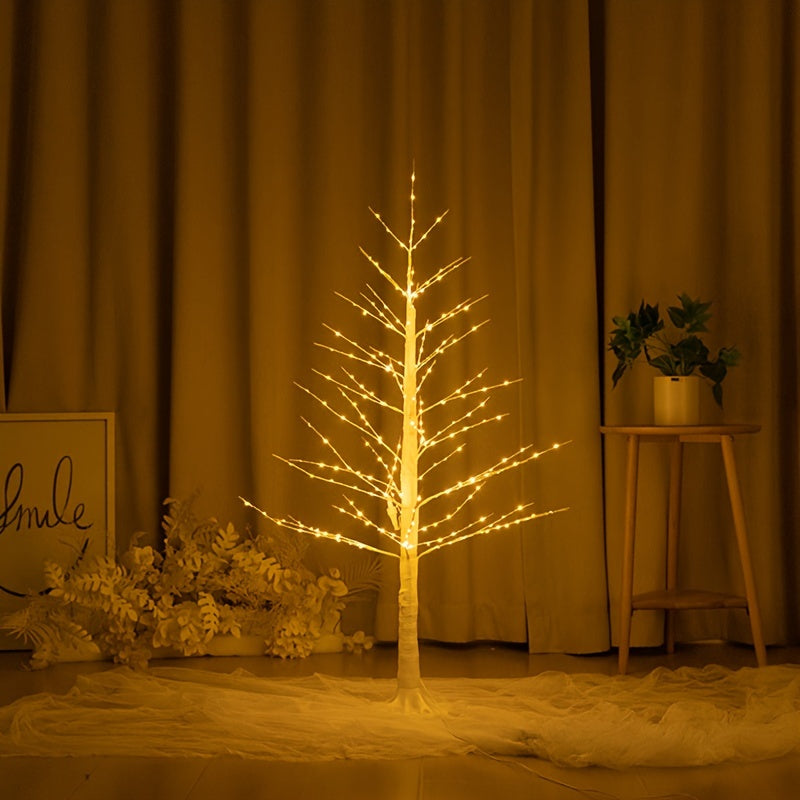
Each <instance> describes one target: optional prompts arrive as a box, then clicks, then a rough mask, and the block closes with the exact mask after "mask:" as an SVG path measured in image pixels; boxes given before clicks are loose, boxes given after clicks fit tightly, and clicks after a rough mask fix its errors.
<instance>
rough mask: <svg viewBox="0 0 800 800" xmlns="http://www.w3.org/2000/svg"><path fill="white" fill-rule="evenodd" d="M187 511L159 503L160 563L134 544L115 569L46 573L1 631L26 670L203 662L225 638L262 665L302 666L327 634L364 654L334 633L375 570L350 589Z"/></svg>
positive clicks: (283, 545) (285, 545) (96, 565)
mask: <svg viewBox="0 0 800 800" xmlns="http://www.w3.org/2000/svg"><path fill="white" fill-rule="evenodd" d="M193 499H194V498H192V499H190V500H188V501H178V500H173V499H169V500H167V501H166V504H167V505H168V506H169V510H168V513H167V514H165V516H164V519H163V529H164V548H163V553H162V552H159V551H157V550H156V549H154V548H153V547H150V546H140V545H138V544H137V541H138V540H137V539H136V538H135V539H134V542H133V543H132V544H131V546H130V548H129V549H128V550H127V551H126V552H125V554H124V555H123V556H122V558H121V559H120V562H119V563H117V562H116V561H114V559H112V558H108V557H105V556H103V557H98V558H94V559H92V560H90V561H88V562H84V560H83V559H82V558H81V557H79V558H78V560H77V562H76V563H75V564H74V565H73V566H72V567H71V568H69V569H64V567H62V566H61V565H59V564H55V563H52V562H51V563H47V564H46V565H45V579H46V588H45V590H44V591H43V592H41V593H40V594H39V595H37V596H35V597H33V598H31V601H30V603H29V604H28V605H27V606H26V607H24V608H23V609H21V610H19V611H16V612H14V613H13V614H9V615H7V616H6V617H5V618H4V619H3V620H0V628H3V629H5V630H8V631H10V632H11V633H12V635H14V636H17V637H19V638H22V639H24V640H25V641H26V642H28V643H29V644H30V645H32V647H33V657H32V659H31V662H30V666H31V667H32V668H34V669H40V668H43V667H46V666H48V665H49V664H52V663H54V662H56V661H63V660H68V659H69V658H70V655H71V654H73V655H75V654H80V653H81V652H83V653H86V654H87V657H91V656H92V655H93V656H94V657H95V658H112V659H113V660H114V661H115V662H117V663H121V664H128V665H130V666H132V667H137V668H138V667H144V666H146V665H147V663H148V661H149V659H150V658H151V657H153V656H154V655H170V654H172V655H177V654H180V655H186V656H190V655H202V654H205V653H207V652H208V651H209V646H210V644H211V642H212V641H213V640H214V638H215V637H218V636H221V635H226V634H227V635H230V636H232V637H236V638H240V637H245V636H247V637H258V638H260V639H261V640H263V644H264V648H263V652H264V653H265V654H267V655H272V656H279V657H282V658H297V657H305V656H307V655H309V654H310V653H311V652H312V650H313V649H314V647H315V645H316V644H317V642H319V640H320V639H321V637H323V636H326V635H331V634H334V633H336V634H338V635H339V636H340V637H341V639H342V644H343V646H344V647H347V648H348V649H351V650H357V649H361V648H369V647H370V646H371V639H370V638H369V637H367V636H365V635H364V634H363V632H361V631H359V632H358V633H356V634H354V635H353V636H343V635H342V634H341V632H340V631H339V622H340V614H341V611H342V609H343V608H344V606H345V603H346V599H347V597H348V596H352V594H353V593H354V592H356V591H359V590H364V589H370V588H376V581H375V569H374V565H373V566H372V568H369V569H366V570H362V575H361V576H360V577H359V578H358V580H357V583H358V585H351V586H350V587H348V585H347V584H345V582H344V580H342V577H341V574H340V573H339V571H338V570H336V569H331V570H329V572H328V574H322V575H316V574H314V573H313V572H312V571H311V570H310V569H308V568H307V567H306V566H305V565H304V564H303V562H302V558H303V554H304V547H303V545H302V544H301V543H300V542H297V541H293V540H291V539H290V538H289V537H286V536H281V535H280V534H278V535H277V536H270V537H268V536H265V535H263V534H254V533H252V532H250V531H247V532H245V533H241V532H239V531H237V530H236V529H235V527H234V525H233V524H232V523H229V524H228V525H227V526H226V527H221V526H220V525H219V523H218V522H217V521H216V520H215V519H213V518H211V519H206V520H198V519H197V517H196V516H195V514H194V513H193V511H192V502H193ZM72 660H79V656H78V657H74V658H72Z"/></svg>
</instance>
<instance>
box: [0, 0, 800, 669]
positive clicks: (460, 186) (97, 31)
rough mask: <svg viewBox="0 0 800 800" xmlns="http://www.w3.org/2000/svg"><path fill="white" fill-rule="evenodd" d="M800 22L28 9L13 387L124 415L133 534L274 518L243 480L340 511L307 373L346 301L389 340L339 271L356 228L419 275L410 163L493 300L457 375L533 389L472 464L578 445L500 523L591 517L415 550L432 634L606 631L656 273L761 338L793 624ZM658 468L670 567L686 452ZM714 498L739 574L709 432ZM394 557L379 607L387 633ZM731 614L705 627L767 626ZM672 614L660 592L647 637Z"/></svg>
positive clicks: (496, 399) (763, 467)
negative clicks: (525, 507) (638, 331)
mask: <svg viewBox="0 0 800 800" xmlns="http://www.w3.org/2000/svg"><path fill="white" fill-rule="evenodd" d="M799 25H800V22H798V9H797V5H796V3H794V2H788V1H787V2H783V3H781V2H775V3H761V2H758V1H757V0H749V1H748V0H742V2H723V1H722V0H719V1H717V0H708V1H707V2H699V1H698V2H693V1H692V0H679V1H678V2H659V1H658V0H654V1H653V2H649V3H632V2H623V1H622V0H608V2H605V3H597V2H587V1H586V0H568V1H567V2H560V1H559V0H552V1H551V2H535V1H534V0H497V1H496V2H495V1H493V2H490V0H463V1H461V2H456V1H455V0H453V1H451V2H447V1H445V0H441V1H437V0H434V1H433V2H430V1H429V2H423V1H422V0H404V1H402V0H385V1H384V2H374V0H372V1H371V0H250V1H249V2H247V1H245V0H241V1H236V0H226V1H223V0H195V1H194V2H189V1H188V0H187V1H185V2H178V1H177V0H167V2H164V1H163V0H161V1H159V0H105V2H93V1H92V0H74V2H69V3H64V2H59V1H58V0H29V1H28V2H22V1H21V0H20V1H17V2H14V1H12V0H0V115H1V116H0V119H2V120H3V124H0V177H2V187H3V189H2V191H0V240H1V241H2V247H3V260H2V309H1V310H2V366H3V378H4V380H3V384H2V392H3V398H4V402H5V410H7V411H14V412H35V411H81V410H110V411H115V412H116V413H117V415H118V432H117V509H118V519H117V539H118V542H119V544H120V546H121V547H124V546H125V544H126V543H127V541H128V540H129V539H130V536H131V535H132V534H133V533H134V532H135V531H137V530H145V531H147V532H149V533H150V536H151V540H152V541H154V542H155V541H157V539H158V517H159V515H160V513H161V508H160V503H161V501H162V500H163V498H164V497H166V496H168V495H169V496H178V497H185V496H188V495H189V494H191V493H192V492H194V491H196V490H199V491H200V494H199V498H198V500H197V501H196V505H197V509H198V511H199V512H200V513H203V514H206V513H207V514H213V515H215V516H217V517H219V518H220V519H221V520H227V519H232V520H234V521H236V522H237V524H244V523H245V522H250V523H252V524H254V525H260V522H259V520H258V519H256V518H254V517H252V516H248V515H247V514H246V513H245V511H244V509H243V508H242V506H241V503H240V502H239V500H238V496H239V495H244V496H246V497H248V498H250V499H252V500H253V501H254V502H256V503H257V504H258V505H260V506H261V507H264V508H269V509H270V510H273V511H275V512H276V513H285V512H294V513H300V512H301V511H302V512H304V513H305V512H307V513H308V515H310V516H312V517H316V518H317V519H319V520H325V519H326V518H328V517H329V515H330V514H331V513H334V512H331V511H330V503H329V497H328V496H326V495H325V493H324V492H318V491H317V488H316V486H312V485H310V484H309V482H308V481H304V480H303V478H302V477H301V476H299V475H298V474H296V473H295V472H293V471H291V470H289V469H287V468H286V467H285V465H283V464H281V462H280V461H278V460H277V459H276V458H275V457H274V454H276V453H277V454H280V455H284V456H297V457H309V458H313V457H315V456H316V457H319V455H320V454H319V452H318V451H317V450H316V447H317V444H316V442H315V440H314V437H313V436H312V435H310V433H309V431H308V429H307V428H306V426H305V425H303V423H302V421H301V416H306V417H311V416H314V415H316V419H317V421H322V418H321V417H320V410H319V409H318V408H316V407H315V405H314V403H313V402H312V401H311V400H310V399H309V398H308V397H307V396H306V395H304V394H303V393H302V392H301V391H299V390H298V389H297V388H296V387H295V386H294V384H295V383H296V382H297V383H301V384H303V385H307V386H311V387H314V388H318V386H317V384H315V383H314V382H315V380H316V378H315V376H314V373H313V370H314V369H323V368H324V367H325V366H326V365H327V364H328V363H329V360H330V359H329V357H328V356H327V355H326V352H325V351H324V350H321V349H320V348H318V347H316V346H315V343H316V342H320V341H322V340H323V339H324V337H325V335H326V333H325V329H324V327H323V323H327V324H330V325H331V326H333V327H336V328H339V329H341V330H345V331H347V333H348V335H351V336H353V337H354V338H358V339H359V340H361V341H365V342H369V343H370V344H374V345H376V346H381V344H383V343H384V339H383V338H382V337H383V334H382V333H380V332H378V331H376V330H375V328H374V326H371V325H370V324H369V321H368V320H362V319H361V318H359V317H358V316H357V315H355V314H353V313H352V309H351V308H350V307H349V306H348V305H347V304H346V303H344V302H343V301H342V300H341V299H339V298H338V297H337V296H336V293H337V292H338V293H341V294H343V295H345V296H348V297H357V296H358V294H359V292H360V291H361V290H362V288H363V285H364V283H365V282H366V281H370V282H372V281H373V276H374V273H373V272H371V267H370V265H369V263H368V262H367V261H366V260H365V259H364V258H363V257H362V256H361V254H360V253H359V252H358V248H359V246H363V247H364V248H365V249H366V250H367V251H368V252H370V253H371V254H372V255H374V256H375V257H376V258H379V259H380V260H381V262H382V263H383V262H385V263H394V264H397V258H398V252H397V251H398V249H397V247H396V245H394V244H393V243H392V241H391V240H390V239H388V237H386V235H385V234H384V233H383V231H382V230H381V228H380V226H379V225H378V224H377V223H376V221H375V220H374V218H373V217H372V215H371V214H370V212H369V210H368V207H372V208H373V209H375V210H376V211H379V212H380V213H381V214H382V216H383V217H384V218H385V219H386V220H387V222H389V224H390V225H392V226H393V228H395V229H396V230H397V231H398V232H399V233H401V234H402V233H405V232H406V226H407V220H408V192H409V179H410V174H411V170H412V168H413V169H415V171H416V177H417V198H418V199H417V216H418V219H419V220H420V222H421V224H425V223H426V222H430V221H432V220H433V219H434V218H435V217H436V215H438V214H439V213H441V212H442V211H444V210H446V209H449V214H448V216H447V218H446V221H445V222H444V224H443V225H442V226H441V227H440V228H439V229H437V231H436V233H435V235H432V237H431V239H430V242H428V243H427V244H426V247H425V248H424V249H421V250H420V253H419V260H418V264H419V268H420V269H422V270H426V271H431V272H432V271H433V270H434V269H435V268H437V267H438V266H441V265H442V264H444V263H447V261H449V260H452V259H453V258H455V257H458V256H469V257H470V262H469V264H468V265H467V266H466V267H465V268H464V269H463V270H461V271H460V272H459V274H458V275H457V276H456V277H454V278H453V279H452V281H449V282H447V284H446V285H443V287H442V289H441V293H440V294H438V295H437V296H436V297H435V298H434V300H432V301H431V302H432V304H435V305H436V307H438V308H440V309H443V308H445V307H449V305H452V304H453V302H457V300H458V299H462V298H466V297H481V296H483V295H487V299H486V300H485V301H483V302H482V303H481V304H480V307H481V310H480V313H479V315H478V317H476V320H477V321H479V320H480V319H484V318H487V319H489V320H490V324H489V325H487V326H486V327H485V328H483V329H482V330H481V331H480V332H479V333H478V334H476V336H475V337H474V338H473V339H471V340H470V342H469V345H468V346H465V347H464V348H462V349H458V351H457V352H456V351H455V350H454V351H453V355H452V356H451V357H450V358H448V359H446V360H445V361H446V363H445V361H443V362H442V364H441V369H440V371H439V372H438V374H437V378H436V380H437V381H438V383H437V384H436V385H437V386H444V385H456V384H458V383H459V382H461V381H463V380H464V379H465V378H466V377H468V376H469V375H471V374H473V373H474V372H476V371H477V370H479V369H481V368H483V367H488V368H489V377H490V378H497V379H500V380H502V379H503V378H515V377H521V378H522V381H521V382H520V383H519V384H514V385H513V386H512V387H511V388H509V389H507V390H505V391H504V392H501V393H496V394H494V395H493V400H492V403H493V407H496V408H497V409H498V413H500V412H504V411H508V412H509V416H508V418H506V420H505V421H504V422H502V423H501V424H499V425H498V426H496V427H493V428H492V430H491V432H490V433H487V434H485V435H484V434H483V432H477V433H476V437H475V439H474V444H473V446H472V448H471V449H470V450H469V452H468V454H467V455H466V456H465V468H466V469H467V470H473V471H475V470H477V469H480V468H481V467H482V466H485V464H486V462H487V460H490V459H491V457H492V456H493V455H496V454H502V453H503V452H504V451H507V452H513V451H514V450H516V449H517V448H519V447H520V446H521V445H522V444H524V443H528V442H534V443H536V444H537V445H538V446H541V447H546V446H548V445H549V444H551V443H552V442H553V441H567V440H568V441H569V442H570V444H569V445H568V446H566V447H564V448H562V449H560V450H559V451H558V453H555V454H551V455H548V456H547V458H545V459H542V460H541V461H539V462H537V463H536V464H535V466H531V467H530V468H527V469H525V470H524V471H522V472H520V473H519V474H515V475H513V476H510V478H509V480H507V481H505V482H501V483H498V485H497V487H496V488H494V489H493V490H492V492H491V493H490V494H491V496H490V497H487V498H486V499H484V500H483V501H482V503H481V504H476V508H475V512H474V513H475V514H476V515H477V514H480V513H482V509H484V508H490V507H495V506H496V505H497V504H499V503H503V504H504V505H505V504H513V503H516V502H518V501H520V500H522V499H529V498H532V499H535V501H536V503H537V507H539V508H541V510H546V509H547V508H556V507H561V506H569V511H567V512H564V513H561V514H558V515H555V516H553V517H551V518H549V519H547V520H546V521H539V522H536V523H532V524H530V525H529V526H526V527H525V529H524V530H523V531H522V532H521V533H516V532H515V533H507V534H502V535H498V536H493V537H489V538H482V539H481V540H479V541H474V542H470V543H467V544H464V545H461V546H458V547H453V548H447V549H446V550H444V551H442V552H441V553H438V554H436V555H434V556H431V558H430V559H426V560H425V561H423V562H422V565H421V611H420V634H421V636H422V637H424V638H428V639H436V640H441V641H447V642H463V641H472V640H476V639H490V640H501V641H509V642H520V643H521V642H526V643H527V645H528V647H529V648H530V649H531V651H566V652H576V653H585V652H596V651H601V650H605V649H607V648H608V646H609V645H610V644H611V643H612V635H613V629H614V626H615V619H614V612H615V608H616V590H617V584H618V582H619V575H618V563H619V550H620V545H621V543H620V535H619V532H620V523H621V508H622V490H623V474H622V471H623V468H624V458H623V455H622V453H621V451H620V449H619V443H612V442H611V441H609V442H608V443H607V444H606V445H605V447H604V445H603V443H602V442H601V441H600V436H599V433H598V425H599V424H600V423H601V421H605V422H608V423H621V422H624V421H626V420H629V419H634V418H636V420H637V421H639V420H642V419H644V418H645V417H646V414H647V413H648V403H649V397H650V396H649V386H648V380H649V377H650V376H649V375H648V374H647V372H646V370H645V369H643V368H641V369H640V368H637V369H635V370H634V372H633V374H632V375H631V376H630V377H627V376H626V378H625V380H624V381H623V382H622V383H621V384H620V386H619V387H617V388H616V389H615V390H613V391H611V386H610V378H609V375H610V361H608V360H607V358H608V357H607V356H606V354H605V339H606V337H607V332H608V329H609V327H610V319H611V316H612V315H614V314H623V313H627V311H629V310H631V309H632V308H633V307H635V306H636V305H638V303H639V301H640V300H641V299H642V297H645V298H646V299H648V301H650V302H656V301H659V302H661V303H662V304H664V305H667V304H670V303H671V302H673V300H674V297H675V295H676V294H678V293H679V292H684V291H686V292H688V293H690V294H692V295H700V296H702V297H703V298H704V299H710V300H713V301H714V305H713V306H712V310H713V312H714V317H713V319H712V331H713V333H712V338H713V340H714V341H715V342H718V346H719V345H722V344H731V343H736V344H737V345H738V346H739V348H740V349H741V350H742V352H743V354H744V358H743V363H742V366H741V367H738V368H736V370H734V371H733V372H732V374H731V375H730V377H729V378H728V380H727V381H726V384H725V411H724V418H725V419H730V420H732V421H740V420H741V421H753V422H759V423H761V424H762V425H763V431H762V433H761V434H759V435H758V436H754V437H752V438H750V439H747V440H745V439H743V440H741V442H737V448H740V450H739V452H740V472H741V473H742V475H741V477H742V480H743V485H744V487H745V504H746V507H747V510H748V518H749V521H750V522H751V527H752V530H753V533H752V539H753V541H752V549H753V557H754V562H755V569H756V579H757V581H758V585H759V589H760V591H761V594H762V607H763V608H762V613H763V616H764V622H765V628H766V633H767V637H768V640H769V641H771V642H781V641H797V639H798V634H800V619H798V609H800V602H798V597H799V596H800V592H799V591H798V579H797V575H798V574H799V573H800V552H799V550H800V548H799V546H798V540H800V526H799V522H800V511H799V509H798V499H797V498H798V497H800V479H799V478H798V475H799V474H800V473H799V469H798V460H799V457H798V449H799V446H800V441H799V439H798V437H799V436H800V434H799V433H798V403H797V400H798V374H800V372H799V371H798V355H797V353H798V347H797V345H798V328H797V309H798V305H799V302H798V301H800V294H799V291H800V290H798V253H797V243H796V234H795V231H796V230H797V229H798V223H799V222H800V220H799V219H798V210H797V209H798V206H797V200H796V198H797V189H798V174H800V171H799V170H798V167H797V163H798V160H797V156H798V137H797V135H796V134H797V129H798V126H797V122H798V119H797V115H798V85H799V84H798V74H797V71H798V66H797V61H796V55H795V51H796V48H797V45H798V43H800V29H799V28H798V26H799ZM477 308H478V307H476V310H477ZM708 399H709V400H710V393H709V398H708ZM707 411H708V413H710V414H711V415H715V414H716V415H717V417H715V418H717V419H719V418H723V414H722V412H718V411H716V410H715V409H714V408H713V406H711V405H709V407H708V409H707ZM643 466H644V468H645V469H646V470H647V471H648V472H649V473H650V475H651V477H650V478H649V479H648V480H646V481H645V486H644V487H643V492H644V500H643V501H642V502H641V503H640V507H641V509H642V512H641V513H642V519H641V520H640V523H641V530H642V531H643V532H642V535H641V536H640V541H639V544H638V550H637V558H638V564H639V565H640V566H641V570H640V571H639V572H637V581H640V582H641V584H642V586H643V587H644V586H649V584H651V583H652V582H654V581H656V582H657V581H659V580H661V579H662V572H663V546H662V543H661V540H660V539H659V537H660V536H661V535H662V533H661V527H662V524H661V523H662V521H663V507H664V490H663V487H662V485H661V479H662V478H663V474H664V466H663V459H661V458H660V456H659V455H658V454H657V453H653V454H651V455H648V456H647V458H646V463H645V464H644V465H643ZM686 491H687V494H686V500H685V504H684V507H685V514H686V520H685V527H686V533H685V536H684V540H683V545H682V553H681V569H682V570H683V574H685V575H686V577H687V579H688V580H689V581H690V582H693V583H702V584H703V585H704V586H707V587H708V588H719V587H722V588H736V587H737V581H740V577H739V575H738V573H737V561H736V558H735V549H734V543H733V540H732V537H731V536H730V531H729V519H728V518H727V517H726V514H727V515H729V513H730V512H729V511H728V510H727V507H726V505H725V503H726V502H727V500H726V496H725V492H724V484H723V482H722V471H721V465H720V464H719V463H718V462H717V461H715V456H714V455H706V454H704V453H700V452H698V453H697V454H696V455H695V454H694V453H693V454H692V461H691V463H690V464H689V465H687V487H686ZM357 555H358V554H354V553H353V552H351V551H346V552H343V551H342V549H341V548H335V547H327V546H326V547H314V548H313V551H312V553H311V557H312V558H314V559H317V560H318V561H320V562H322V563H326V564H332V565H346V564H348V563H350V562H351V561H352V559H354V558H356V556H357ZM393 568H394V565H393V563H389V564H385V565H383V568H382V573H381V574H382V584H383V589H382V590H381V591H380V592H379V593H378V595H377V597H375V598H373V602H371V603H369V604H367V605H366V606H365V607H363V608H361V609H360V612H359V613H360V614H361V615H362V618H363V619H367V618H368V622H369V624H370V625H371V626H372V627H373V629H374V631H375V633H376V634H377V635H378V636H379V638H382V639H389V640H390V639H392V637H393V636H394V635H395V628H396V591H395V588H396V584H395V581H396V577H395V576H394V574H393ZM709 584H710V586H709ZM737 613H738V612H736V613H732V614H731V616H730V618H728V617H726V616H724V615H720V614H716V615H714V614H708V615H706V614H697V615H686V620H685V621H682V623H681V624H682V625H683V626H684V627H683V629H682V630H681V631H680V632H681V633H682V635H684V636H685V637H687V638H698V637H700V638H709V637H712V636H714V637H716V636H719V635H726V636H728V635H730V636H733V637H734V638H746V635H747V623H746V619H743V618H741V617H739V616H737V615H736V614H737ZM638 616H639V615H637V617H638ZM363 619H362V620H361V621H363ZM660 635H661V634H660V622H659V620H658V619H657V618H656V617H655V616H653V617H647V616H646V615H641V619H640V620H638V621H637V623H636V626H635V628H634V639H633V643H634V644H645V643H646V644H651V643H654V642H656V641H659V640H660V639H659V637H660Z"/></svg>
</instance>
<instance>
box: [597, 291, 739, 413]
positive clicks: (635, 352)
mask: <svg viewBox="0 0 800 800" xmlns="http://www.w3.org/2000/svg"><path fill="white" fill-rule="evenodd" d="M678 300H679V301H680V305H679V306H670V307H669V308H668V309H667V313H668V315H669V321H670V322H671V324H672V326H673V327H674V329H675V330H674V331H673V332H672V335H667V332H666V328H665V322H664V320H663V319H662V318H661V314H660V312H659V309H658V304H656V305H655V306H651V305H649V304H647V303H645V302H644V300H642V302H641V304H640V305H639V310H638V311H635V312H634V311H632V312H630V313H629V314H628V315H627V316H625V317H613V318H612V319H613V322H614V325H615V326H616V327H615V328H614V329H613V330H612V331H611V336H610V340H609V345H608V348H609V350H611V351H612V352H613V353H614V355H615V356H616V357H617V366H616V368H615V369H614V372H613V374H612V380H613V384H614V386H616V385H617V383H618V382H619V380H620V378H621V377H622V376H623V375H624V374H625V372H626V370H627V369H628V368H629V367H631V366H633V363H634V362H635V361H636V360H637V359H638V358H639V356H641V355H642V354H644V357H645V360H646V361H647V363H648V364H650V366H651V367H655V368H656V369H657V370H658V371H659V372H660V373H661V376H659V377H657V378H656V379H655V381H654V401H655V405H654V410H655V422H656V424H657V425H679V424H684V425H687V424H697V423H698V422H699V391H698V388H697V387H698V383H699V381H700V379H701V378H705V379H706V380H707V381H708V382H710V384H711V393H712V395H713V397H714V400H715V401H716V402H717V404H718V405H719V406H720V407H722V381H723V380H724V379H725V376H726V375H727V374H728V368H729V367H733V366H735V365H736V364H738V362H739V359H740V358H741V354H740V353H739V351H738V350H737V349H736V348H735V347H722V348H720V350H719V351H718V352H717V354H716V356H715V357H713V358H712V357H711V352H710V350H709V349H708V347H707V346H706V345H705V344H704V343H703V340H702V339H701V338H700V337H699V336H698V334H699V333H706V332H707V331H708V328H707V327H706V323H707V322H708V320H709V319H710V318H711V313H710V312H709V310H708V309H709V308H710V306H711V303H705V302H701V301H700V300H699V299H698V300H693V299H692V298H691V297H689V295H687V294H681V295H679V296H678Z"/></svg>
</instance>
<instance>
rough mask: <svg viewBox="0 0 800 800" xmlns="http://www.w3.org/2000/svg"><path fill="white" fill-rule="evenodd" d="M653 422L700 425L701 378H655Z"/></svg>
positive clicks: (667, 376) (659, 423)
mask: <svg viewBox="0 0 800 800" xmlns="http://www.w3.org/2000/svg"><path fill="white" fill-rule="evenodd" d="M653 422H654V423H655V424H656V425H699V424H700V378H698V377H697V376H696V375H686V376H672V375H659V376H657V377H655V378H653Z"/></svg>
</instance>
